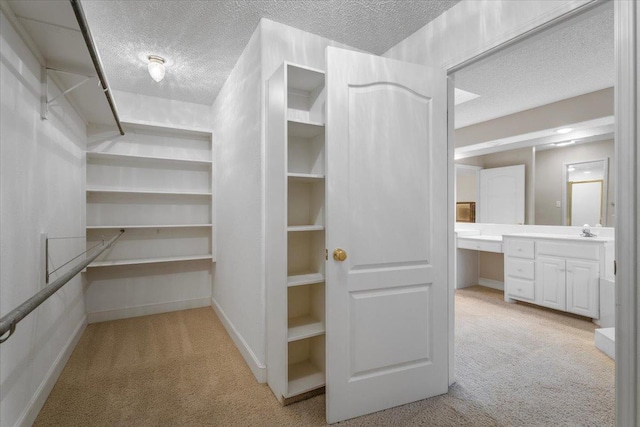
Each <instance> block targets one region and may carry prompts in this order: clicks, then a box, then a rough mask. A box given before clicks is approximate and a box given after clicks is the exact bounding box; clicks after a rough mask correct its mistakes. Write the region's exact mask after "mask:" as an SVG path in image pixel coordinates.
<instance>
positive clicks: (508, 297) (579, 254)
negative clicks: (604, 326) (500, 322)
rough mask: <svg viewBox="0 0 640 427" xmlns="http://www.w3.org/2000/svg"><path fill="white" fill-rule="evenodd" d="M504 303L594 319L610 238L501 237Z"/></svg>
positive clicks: (607, 269)
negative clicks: (553, 310)
mask: <svg viewBox="0 0 640 427" xmlns="http://www.w3.org/2000/svg"><path fill="white" fill-rule="evenodd" d="M503 247H504V253H505V262H504V276H505V293H504V297H505V301H508V302H514V301H515V300H520V301H525V302H529V303H533V304H537V305H540V306H544V307H549V308H553V309H555V310H561V311H567V312H570V313H575V314H579V315H581V316H586V317H591V318H593V319H598V318H599V317H600V278H606V277H611V276H613V271H612V270H613V240H612V239H605V238H585V237H580V236H576V237H575V238H574V237H570V236H560V235H558V236H554V235H540V234H533V233H532V234H514V235H505V236H503Z"/></svg>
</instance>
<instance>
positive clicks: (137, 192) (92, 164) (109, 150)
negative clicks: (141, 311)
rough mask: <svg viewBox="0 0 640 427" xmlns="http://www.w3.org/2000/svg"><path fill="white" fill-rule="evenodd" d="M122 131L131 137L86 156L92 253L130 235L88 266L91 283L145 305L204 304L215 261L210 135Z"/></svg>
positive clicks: (156, 127)
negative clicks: (104, 242)
mask: <svg viewBox="0 0 640 427" xmlns="http://www.w3.org/2000/svg"><path fill="white" fill-rule="evenodd" d="M123 125H124V127H125V130H126V133H125V135H124V136H121V137H117V138H107V139H106V140H104V141H98V142H94V143H90V144H89V151H88V152H87V184H86V193H87V196H86V200H87V203H86V206H87V211H86V217H87V234H86V235H87V237H86V239H87V248H91V247H93V246H95V245H96V244H98V243H99V242H100V241H102V240H104V239H105V238H108V237H110V236H111V235H113V234H115V233H116V232H117V230H119V229H124V230H125V233H124V234H123V235H122V237H121V238H120V239H119V240H118V242H117V244H115V245H113V246H112V247H111V248H110V249H109V250H107V251H106V252H105V253H103V254H102V255H101V256H100V257H98V258H97V259H96V260H95V261H94V262H92V263H91V264H90V265H89V267H88V274H89V276H88V278H89V279H90V280H89V282H90V283H95V286H109V287H111V288H113V289H119V291H120V292H125V293H126V294H127V295H135V296H136V299H137V304H140V305H142V306H144V305H146V304H153V303H158V304H159V305H160V306H162V305H163V304H164V305H166V304H167V303H169V305H171V304H174V303H175V305H176V306H180V304H182V303H181V302H180V301H179V300H180V299H181V298H185V299H188V300H189V301H195V300H204V298H203V296H204V295H209V296H210V286H211V284H210V283H211V262H212V261H215V250H214V249H215V245H214V221H213V220H214V218H213V203H214V200H213V192H212V188H213V185H212V176H213V161H212V148H211V132H210V131H206V130H201V129H191V128H183V127H170V126H163V125H160V124H157V123H155V124H151V123H141V122H133V123H130V122H123ZM150 264H163V267H161V266H159V265H158V266H153V265H150ZM159 268H162V269H163V270H162V271H163V272H164V273H163V278H162V279H159V278H158V276H157V271H158V269H159ZM91 279H95V280H93V281H92V280H91ZM169 283H171V284H175V285H176V286H180V292H176V291H173V290H171V288H170V287H169V285H168V284H169ZM156 289H157V292H160V294H154V292H156ZM96 292H97V293H98V292H99V293H101V295H102V294H104V293H105V292H107V291H105V290H99V291H98V290H96ZM145 294H147V295H146V296H145ZM118 298H120V297H118ZM122 298H124V297H122ZM122 298H121V299H122ZM113 299H117V298H116V297H113ZM163 299H164V300H167V301H166V302H164V301H160V302H158V300H163ZM124 301H125V304H127V306H126V307H124V308H126V309H129V305H128V304H129V302H128V301H127V300H124ZM109 308H110V307H109ZM107 311H108V310H107Z"/></svg>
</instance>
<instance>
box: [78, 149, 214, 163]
mask: <svg viewBox="0 0 640 427" xmlns="http://www.w3.org/2000/svg"><path fill="white" fill-rule="evenodd" d="M87 159H106V160H132V161H140V162H158V163H160V162H162V163H174V164H183V165H186V166H195V165H207V166H211V164H212V161H211V160H196V159H179V158H175V157H156V156H138V155H134V154H116V153H100V152H95V151H87Z"/></svg>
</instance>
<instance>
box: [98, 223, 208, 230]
mask: <svg viewBox="0 0 640 427" xmlns="http://www.w3.org/2000/svg"><path fill="white" fill-rule="evenodd" d="M211 226H212V224H161V225H149V224H145V225H87V230H111V229H120V228H124V229H125V230H126V229H127V228H131V229H136V228H205V227H211Z"/></svg>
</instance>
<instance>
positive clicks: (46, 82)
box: [40, 67, 97, 120]
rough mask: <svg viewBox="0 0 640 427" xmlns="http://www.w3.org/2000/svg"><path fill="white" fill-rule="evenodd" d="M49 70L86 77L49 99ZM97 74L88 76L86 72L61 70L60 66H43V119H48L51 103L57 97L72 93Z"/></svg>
mask: <svg viewBox="0 0 640 427" xmlns="http://www.w3.org/2000/svg"><path fill="white" fill-rule="evenodd" d="M49 71H56V72H58V73H64V74H72V75H74V76H81V77H84V79H83V80H82V81H81V82H79V83H77V84H75V85H73V86H71V87H70V88H69V89H67V90H65V91H63V92H61V93H59V94H57V95H56V96H54V97H53V98H51V99H49ZM96 77H97V76H95V75H93V76H88V75H86V74H81V73H76V72H73V71H67V70H61V69H59V68H52V67H43V70H42V97H41V100H40V101H41V103H42V105H41V109H40V117H41V118H42V119H43V120H47V119H48V115H49V105H50V104H51V103H53V102H54V101H55V100H56V99H58V98H60V97H61V96H67V94H68V93H70V92H71V91H73V90H74V89H77V88H79V87H80V86H82V85H83V84H85V83H86V82H88V81H89V80H92V79H95V78H96Z"/></svg>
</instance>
